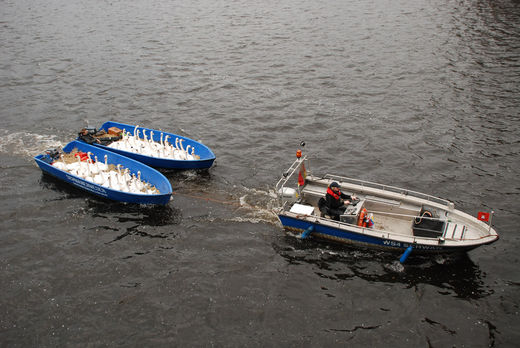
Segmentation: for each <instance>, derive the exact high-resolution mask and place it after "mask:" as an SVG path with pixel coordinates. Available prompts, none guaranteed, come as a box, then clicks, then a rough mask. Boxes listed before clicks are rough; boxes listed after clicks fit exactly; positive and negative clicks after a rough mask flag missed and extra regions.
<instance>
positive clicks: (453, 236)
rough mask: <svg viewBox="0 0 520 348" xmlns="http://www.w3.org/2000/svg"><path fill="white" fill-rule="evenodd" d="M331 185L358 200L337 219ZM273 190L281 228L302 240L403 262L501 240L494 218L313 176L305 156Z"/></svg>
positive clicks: (426, 198) (418, 196)
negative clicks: (328, 200) (368, 250)
mask: <svg viewBox="0 0 520 348" xmlns="http://www.w3.org/2000/svg"><path fill="white" fill-rule="evenodd" d="M333 182H336V183H337V184H338V185H339V187H340V190H341V192H343V193H345V194H348V195H351V196H352V197H356V198H357V200H352V202H351V204H348V205H346V207H344V208H345V209H344V212H343V213H342V214H340V215H338V216H334V218H333V217H332V216H330V215H328V211H327V207H326V206H324V205H323V200H322V198H323V197H325V195H326V192H327V188H328V187H329V186H330V185H331V184H332V183H333ZM275 189H276V193H277V199H278V207H277V209H276V210H277V214H278V217H279V219H280V221H281V223H282V225H283V226H284V228H285V229H286V230H288V231H290V232H292V233H296V234H297V235H298V236H300V237H301V238H308V237H309V236H311V237H314V238H319V239H326V240H330V241H334V242H340V243H347V244H354V245H362V246H368V247H376V248H382V249H386V250H394V251H400V252H404V253H403V254H402V258H403V257H404V256H405V254H406V257H408V255H409V254H410V253H451V252H458V251H462V252H465V251H469V250H471V249H474V248H477V247H479V246H482V245H486V244H491V243H493V242H495V241H497V240H498V238H499V237H498V234H497V232H496V231H495V229H493V227H492V226H491V220H492V217H493V212H479V213H478V215H477V217H475V216H472V215H469V214H467V213H464V212H462V211H460V210H457V209H456V208H455V204H454V203H453V202H450V201H448V200H445V199H442V198H438V197H434V196H431V195H428V194H424V193H419V192H415V191H411V190H407V189H403V188H398V187H394V186H388V185H383V184H378V183H373V182H369V181H364V180H358V179H353V178H349V177H345V176H338V175H332V174H325V175H322V176H320V175H313V174H312V173H311V171H310V170H309V168H308V163H307V155H304V154H303V153H302V151H301V150H298V151H297V158H296V160H295V161H294V162H293V164H292V165H291V166H290V168H289V169H288V170H287V171H286V172H284V173H283V176H282V177H281V178H280V179H279V181H278V182H277V184H276V187H275ZM486 222H487V223H486ZM406 257H404V259H406Z"/></svg>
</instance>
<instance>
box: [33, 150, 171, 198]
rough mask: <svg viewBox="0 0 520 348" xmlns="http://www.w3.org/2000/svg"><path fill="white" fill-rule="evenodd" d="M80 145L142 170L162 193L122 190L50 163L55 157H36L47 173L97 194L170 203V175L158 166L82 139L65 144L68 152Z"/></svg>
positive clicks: (108, 158)
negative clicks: (92, 180)
mask: <svg viewBox="0 0 520 348" xmlns="http://www.w3.org/2000/svg"><path fill="white" fill-rule="evenodd" d="M75 148H76V149H78V150H79V151H83V152H91V153H92V154H93V156H97V157H98V158H104V156H105V155H107V162H108V163H109V164H114V165H117V164H121V165H122V166H123V167H124V168H128V169H129V170H130V174H137V172H138V171H140V172H141V179H142V180H143V181H145V182H149V183H150V184H152V185H153V186H155V187H156V188H157V190H159V192H160V194H135V193H128V192H123V191H118V190H113V189H110V188H107V187H104V186H101V185H98V184H95V183H93V182H90V181H87V180H85V179H83V178H81V177H79V176H75V175H72V174H70V173H68V172H66V171H63V170H60V169H58V168H56V167H54V166H53V165H51V164H50V162H51V158H50V157H49V155H46V154H45V155H38V156H36V157H34V160H35V161H36V164H38V166H39V167H40V169H41V170H42V171H43V172H44V173H45V174H49V175H52V176H54V177H56V178H58V179H60V180H62V181H64V182H66V183H68V184H71V185H73V186H76V187H78V188H80V189H82V190H85V191H88V192H90V193H92V194H94V195H97V196H100V197H104V198H108V199H111V200H114V201H119V202H127V203H138V204H163V205H164V204H167V203H168V202H169V201H170V198H171V195H172V187H171V185H170V182H169V181H168V179H167V178H166V177H165V176H164V175H162V174H161V173H159V172H158V171H157V170H155V169H153V168H150V167H149V166H146V165H144V164H143V163H140V162H138V161H135V160H133V159H131V158H127V157H124V156H121V155H119V154H116V153H114V152H110V151H106V150H104V149H101V148H99V147H94V146H91V145H88V144H86V143H83V142H80V141H72V142H70V143H69V144H67V145H66V146H65V147H64V148H63V152H64V153H69V152H71V151H72V150H73V149H75Z"/></svg>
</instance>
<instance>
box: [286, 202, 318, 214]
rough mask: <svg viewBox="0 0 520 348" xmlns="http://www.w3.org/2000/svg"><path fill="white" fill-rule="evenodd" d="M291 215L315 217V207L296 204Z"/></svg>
mask: <svg viewBox="0 0 520 348" xmlns="http://www.w3.org/2000/svg"><path fill="white" fill-rule="evenodd" d="M290 211H291V213H296V214H301V215H314V207H313V206H312V205H304V204H299V203H294V204H293V206H292V207H291V210H290Z"/></svg>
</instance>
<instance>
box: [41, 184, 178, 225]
mask: <svg viewBox="0 0 520 348" xmlns="http://www.w3.org/2000/svg"><path fill="white" fill-rule="evenodd" d="M40 184H41V185H42V186H43V187H44V188H46V189H49V190H53V191H57V192H59V193H61V194H63V196H62V197H60V198H57V199H55V200H62V201H66V200H71V199H78V198H81V199H85V198H87V199H86V204H87V206H86V211H87V214H89V215H91V216H92V217H94V218H95V217H101V218H108V219H115V220H116V221H117V222H118V223H125V222H134V223H136V224H137V225H146V226H165V225H177V224H179V223H180V222H181V221H182V213H181V211H180V210H178V209H175V208H173V207H172V206H171V205H169V204H167V205H140V204H129V203H121V202H115V201H112V200H109V199H106V198H103V197H100V196H96V195H94V194H91V193H89V192H87V191H84V190H81V189H79V188H77V187H75V186H73V185H69V184H67V183H64V182H63V181H61V180H59V179H57V178H55V177H53V176H49V175H45V174H42V178H41V181H40Z"/></svg>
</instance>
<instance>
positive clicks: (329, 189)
mask: <svg viewBox="0 0 520 348" xmlns="http://www.w3.org/2000/svg"><path fill="white" fill-rule="evenodd" d="M327 193H328V194H329V195H331V196H332V197H334V198H336V199H340V198H341V196H340V195H341V191H338V193H336V192H334V191H332V189H331V188H330V187H327Z"/></svg>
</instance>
